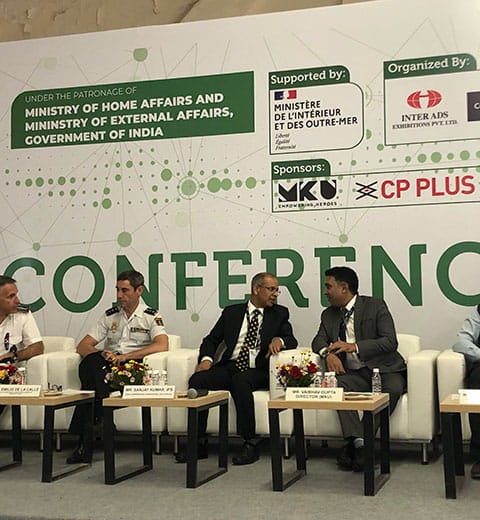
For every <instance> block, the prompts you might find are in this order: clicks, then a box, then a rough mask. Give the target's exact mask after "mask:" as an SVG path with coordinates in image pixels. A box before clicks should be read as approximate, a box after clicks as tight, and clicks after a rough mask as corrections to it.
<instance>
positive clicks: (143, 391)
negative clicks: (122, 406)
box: [123, 385, 175, 399]
mask: <svg viewBox="0 0 480 520" xmlns="http://www.w3.org/2000/svg"><path fill="white" fill-rule="evenodd" d="M123 397H125V398H128V399H132V398H141V397H157V398H159V399H172V398H174V397H175V385H126V386H125V387H124V389H123Z"/></svg>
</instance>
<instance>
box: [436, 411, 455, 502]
mask: <svg viewBox="0 0 480 520" xmlns="http://www.w3.org/2000/svg"><path fill="white" fill-rule="evenodd" d="M455 415H457V414H452V413H441V414H440V416H441V422H442V445H443V476H444V479H445V497H446V498H457V487H456V482H455V466H456V464H455V452H456V448H455V446H454V442H455V436H454V433H453V422H454V416H455Z"/></svg>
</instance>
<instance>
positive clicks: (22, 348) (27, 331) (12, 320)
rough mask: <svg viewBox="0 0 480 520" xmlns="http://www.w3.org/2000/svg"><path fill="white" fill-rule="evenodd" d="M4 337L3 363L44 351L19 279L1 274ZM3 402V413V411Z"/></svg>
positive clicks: (0, 328) (0, 322)
mask: <svg viewBox="0 0 480 520" xmlns="http://www.w3.org/2000/svg"><path fill="white" fill-rule="evenodd" d="M0 338H1V339H2V340H3V346H4V348H3V349H2V351H1V353H0V363H7V362H10V363H16V364H18V363H20V364H21V362H24V361H27V359H30V358H31V357H33V356H38V355H39V354H43V350H44V347H43V342H42V337H41V336H40V332H39V331H38V327H37V324H36V323H35V319H34V317H33V315H32V313H31V312H30V311H29V310H28V307H26V306H25V305H22V304H21V303H20V300H19V298H18V289H17V285H16V281H15V280H14V279H13V278H10V276H0ZM3 408H4V407H3V406H0V413H1V412H2V411H3Z"/></svg>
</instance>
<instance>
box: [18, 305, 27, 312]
mask: <svg viewBox="0 0 480 520" xmlns="http://www.w3.org/2000/svg"><path fill="white" fill-rule="evenodd" d="M17 310H18V312H28V311H29V310H30V307H29V306H28V305H27V304H25V303H19V304H18V305H17Z"/></svg>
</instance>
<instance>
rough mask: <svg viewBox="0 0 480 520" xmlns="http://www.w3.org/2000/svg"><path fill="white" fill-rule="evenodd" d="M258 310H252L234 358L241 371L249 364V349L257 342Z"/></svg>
mask: <svg viewBox="0 0 480 520" xmlns="http://www.w3.org/2000/svg"><path fill="white" fill-rule="evenodd" d="M259 314H260V311H259V310H258V309H255V310H254V311H253V312H252V316H251V318H250V319H249V320H248V328H247V335H246V336H245V341H244V343H243V345H242V348H241V349H240V352H239V354H238V356H237V359H236V360H235V366H236V367H237V368H238V370H240V371H241V372H243V371H245V370H247V368H249V366H250V362H249V358H250V353H249V351H250V349H251V348H255V346H256V344H257V335H258V315H259Z"/></svg>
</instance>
